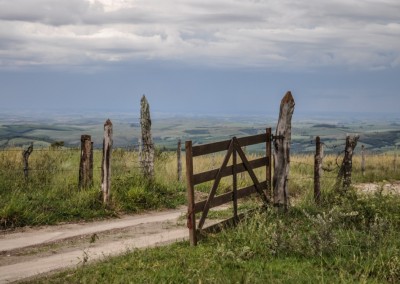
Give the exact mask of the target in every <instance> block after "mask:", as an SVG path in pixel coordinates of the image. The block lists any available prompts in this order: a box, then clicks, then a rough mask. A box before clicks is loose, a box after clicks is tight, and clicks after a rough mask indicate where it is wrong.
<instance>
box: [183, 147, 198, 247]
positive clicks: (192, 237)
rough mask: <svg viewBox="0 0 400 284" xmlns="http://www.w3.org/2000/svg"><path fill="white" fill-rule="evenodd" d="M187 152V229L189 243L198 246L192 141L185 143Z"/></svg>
mask: <svg viewBox="0 0 400 284" xmlns="http://www.w3.org/2000/svg"><path fill="white" fill-rule="evenodd" d="M185 152H186V184H187V196H188V213H187V214H188V222H187V227H188V228H189V241H190V245H192V246H195V245H197V236H196V213H195V212H194V203H195V202H194V184H193V152H192V141H186V143H185Z"/></svg>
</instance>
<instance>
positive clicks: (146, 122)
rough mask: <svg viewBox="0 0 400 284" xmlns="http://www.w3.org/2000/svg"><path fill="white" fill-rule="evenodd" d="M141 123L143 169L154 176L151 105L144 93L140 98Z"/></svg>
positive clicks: (146, 175) (150, 175)
mask: <svg viewBox="0 0 400 284" xmlns="http://www.w3.org/2000/svg"><path fill="white" fill-rule="evenodd" d="M140 105H141V110H140V125H141V129H142V147H143V148H142V149H143V150H142V170H143V174H144V176H145V177H146V178H149V179H152V178H153V177H154V145H153V139H152V137H151V118H150V106H149V103H148V101H147V99H146V97H145V96H144V95H143V97H142V99H141V100H140Z"/></svg>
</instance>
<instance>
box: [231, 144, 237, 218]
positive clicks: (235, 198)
mask: <svg viewBox="0 0 400 284" xmlns="http://www.w3.org/2000/svg"><path fill="white" fill-rule="evenodd" d="M232 160H233V161H232V162H233V168H232V170H233V173H232V176H233V185H232V187H233V190H232V200H233V217H234V218H235V219H237V216H238V208H237V207H238V203H237V172H236V165H237V153H236V150H235V149H234V150H233V152H232Z"/></svg>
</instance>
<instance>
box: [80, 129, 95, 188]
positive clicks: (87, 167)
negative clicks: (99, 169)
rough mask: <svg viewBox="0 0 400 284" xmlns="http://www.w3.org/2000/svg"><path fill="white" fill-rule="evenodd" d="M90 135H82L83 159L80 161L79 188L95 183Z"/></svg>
mask: <svg viewBox="0 0 400 284" xmlns="http://www.w3.org/2000/svg"><path fill="white" fill-rule="evenodd" d="M91 139H92V137H91V136H90V135H82V136H81V159H80V163H79V183H78V184H79V188H80V189H81V188H88V187H90V186H92V185H93V143H92V140H91Z"/></svg>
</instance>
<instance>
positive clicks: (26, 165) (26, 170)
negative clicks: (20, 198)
mask: <svg viewBox="0 0 400 284" xmlns="http://www.w3.org/2000/svg"><path fill="white" fill-rule="evenodd" d="M32 152H33V143H31V145H30V146H29V147H28V149H26V150H24V151H23V152H22V157H23V159H24V177H25V179H26V180H28V178H29V156H30V155H31V154H32Z"/></svg>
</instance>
